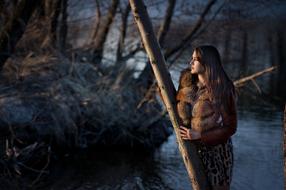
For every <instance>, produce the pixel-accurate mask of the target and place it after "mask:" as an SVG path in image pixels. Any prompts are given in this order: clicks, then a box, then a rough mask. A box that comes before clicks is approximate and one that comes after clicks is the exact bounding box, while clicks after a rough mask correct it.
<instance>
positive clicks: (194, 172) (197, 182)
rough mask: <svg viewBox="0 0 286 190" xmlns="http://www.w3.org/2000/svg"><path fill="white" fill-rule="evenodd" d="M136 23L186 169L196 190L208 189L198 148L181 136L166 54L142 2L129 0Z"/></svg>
mask: <svg viewBox="0 0 286 190" xmlns="http://www.w3.org/2000/svg"><path fill="white" fill-rule="evenodd" d="M129 2H130V5H131V8H132V12H133V14H134V18H135V21H136V23H137V26H138V29H139V32H140V35H141V39H142V41H143V44H144V47H145V50H146V52H147V54H148V56H149V60H150V63H151V66H152V69H153V71H154V74H155V77H156V79H157V81H158V86H159V88H160V91H161V94H162V99H163V101H164V103H165V105H166V109H167V111H168V114H169V116H170V120H171V122H172V124H173V127H174V131H175V134H176V137H177V141H178V146H179V150H180V152H181V154H182V157H183V160H184V163H185V166H186V169H187V171H188V174H189V177H190V179H191V182H192V187H193V189H194V190H200V189H204V190H205V189H209V184H208V181H207V178H206V175H205V173H204V169H203V165H202V163H201V160H200V158H199V156H198V154H197V151H196V147H195V146H194V144H192V143H191V142H190V141H183V140H182V138H181V137H180V133H179V126H180V120H179V117H178V113H177V110H176V101H175V94H174V85H173V82H172V80H171V77H170V74H169V72H168V70H167V68H166V64H165V60H164V57H163V54H162V52H161V50H160V46H159V44H158V42H157V40H156V37H155V34H154V32H153V28H152V24H151V22H150V19H149V16H148V13H147V11H146V7H145V5H144V3H143V2H142V1H141V0H129Z"/></svg>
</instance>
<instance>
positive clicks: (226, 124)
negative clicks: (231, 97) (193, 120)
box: [201, 101, 237, 145]
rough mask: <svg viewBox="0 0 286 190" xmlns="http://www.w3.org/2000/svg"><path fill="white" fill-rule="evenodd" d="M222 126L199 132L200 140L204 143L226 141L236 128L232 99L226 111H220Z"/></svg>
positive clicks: (234, 108) (212, 143)
mask: <svg viewBox="0 0 286 190" xmlns="http://www.w3.org/2000/svg"><path fill="white" fill-rule="evenodd" d="M222 117H223V126H218V127H214V128H211V129H209V130H207V131H204V132H202V133H201V141H202V142H203V143H205V144H206V145H217V144H220V143H223V142H226V141H227V140H228V139H229V138H230V137H231V136H232V135H233V134H234V133H235V132H236V129H237V114H236V106H235V102H234V101H233V103H232V105H231V108H230V110H228V112H226V111H223V112H222Z"/></svg>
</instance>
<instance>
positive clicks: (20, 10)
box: [0, 0, 40, 70]
mask: <svg viewBox="0 0 286 190" xmlns="http://www.w3.org/2000/svg"><path fill="white" fill-rule="evenodd" d="M38 3H40V1H39V0H22V1H20V2H19V3H18V5H17V7H16V9H15V12H14V14H13V16H12V18H11V19H10V20H9V21H8V22H7V23H6V24H5V26H4V28H3V29H1V31H0V70H2V67H3V66H4V64H5V61H6V60H7V59H8V58H9V57H10V56H11V54H12V53H13V52H14V48H15V46H16V44H17V42H18V41H19V39H20V38H21V37H22V35H23V33H24V31H25V29H26V26H27V24H28V22H29V19H30V17H31V16H32V14H33V12H34V10H35V8H36V7H37V5H38Z"/></svg>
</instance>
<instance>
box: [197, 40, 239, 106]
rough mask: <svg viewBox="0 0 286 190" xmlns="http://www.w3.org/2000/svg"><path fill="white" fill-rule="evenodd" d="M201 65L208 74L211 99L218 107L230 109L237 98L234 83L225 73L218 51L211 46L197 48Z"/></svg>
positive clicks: (207, 85)
mask: <svg viewBox="0 0 286 190" xmlns="http://www.w3.org/2000/svg"><path fill="white" fill-rule="evenodd" d="M194 51H196V52H197V53H198V55H199V58H200V62H201V64H202V65H203V66H204V68H205V72H206V75H205V77H206V87H207V89H208V91H209V92H210V95H211V99H212V100H213V101H214V102H215V103H216V105H218V106H219V105H223V107H224V108H225V109H228V108H229V106H231V105H232V103H233V101H234V98H235V88H234V85H233V82H232V81H231V80H230V79H229V77H228V76H227V74H226V73H225V71H224V69H223V66H222V63H221V58H220V54H219V52H218V50H217V49H216V48H215V47H214V46H211V45H204V46H199V47H197V48H195V50H194Z"/></svg>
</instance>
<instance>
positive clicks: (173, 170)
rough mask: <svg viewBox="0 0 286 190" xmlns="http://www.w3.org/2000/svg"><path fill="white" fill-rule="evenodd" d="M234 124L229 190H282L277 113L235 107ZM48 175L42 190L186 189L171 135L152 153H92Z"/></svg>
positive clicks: (186, 185)
mask: <svg viewBox="0 0 286 190" xmlns="http://www.w3.org/2000/svg"><path fill="white" fill-rule="evenodd" d="M269 109H270V110H271V112H269ZM238 124H239V126H238V130H237V133H236V134H235V135H234V137H233V144H234V153H235V157H234V161H235V166H234V173H233V182H232V185H231V189H234V190H241V189H250V190H251V189H255V190H256V189H259V190H264V189H265V190H268V189H283V181H284V177H283V154H282V150H283V149H282V141H283V140H282V139H283V136H282V134H283V133H282V130H283V129H282V112H281V111H279V110H277V109H273V108H268V107H267V106H251V107H249V106H248V107H239V123H238ZM51 173H52V175H51V177H49V179H46V180H45V182H44V183H45V184H46V183H48V184H50V185H48V186H46V185H45V186H42V187H41V189H106V190H109V189H158V190H159V189H164V190H165V189H176V190H187V189H191V185H190V182H189V179H188V175H187V172H186V170H185V167H184V164H183V161H182V159H181V156H180V153H179V150H178V148H177V144H176V139H175V136H174V135H172V136H170V137H169V139H168V141H167V142H166V143H164V144H163V145H162V146H161V147H160V148H159V149H158V150H157V151H156V152H155V153H154V154H150V153H144V152H136V153H134V152H120V151H113V152H94V153H93V154H91V155H86V156H85V157H84V158H83V157H81V158H80V159H76V160H74V161H69V162H64V163H61V164H60V165H58V166H56V167H54V170H52V171H51Z"/></svg>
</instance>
